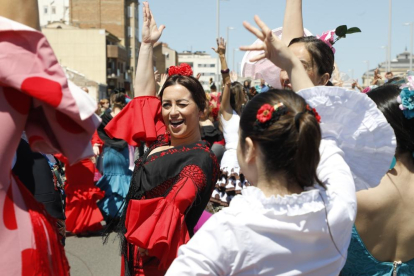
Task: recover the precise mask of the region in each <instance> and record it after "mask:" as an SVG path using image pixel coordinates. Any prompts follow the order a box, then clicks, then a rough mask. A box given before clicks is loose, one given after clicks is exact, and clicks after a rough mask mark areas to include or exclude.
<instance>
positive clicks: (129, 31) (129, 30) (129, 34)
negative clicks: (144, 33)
mask: <svg viewBox="0 0 414 276" xmlns="http://www.w3.org/2000/svg"><path fill="white" fill-rule="evenodd" d="M131 36H132V34H131V27H128V37H131Z"/></svg>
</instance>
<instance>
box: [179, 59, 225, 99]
mask: <svg viewBox="0 0 414 276" xmlns="http://www.w3.org/2000/svg"><path fill="white" fill-rule="evenodd" d="M178 63H179V64H181V63H187V64H189V65H190V66H191V68H193V73H194V76H197V74H199V73H200V74H201V77H200V82H201V84H202V85H203V88H204V90H206V91H210V78H211V79H213V81H214V82H215V84H216V86H217V89H218V88H219V82H218V80H217V58H213V57H211V56H210V55H209V54H207V53H206V52H204V51H203V52H201V51H196V52H191V51H185V52H182V53H179V54H178Z"/></svg>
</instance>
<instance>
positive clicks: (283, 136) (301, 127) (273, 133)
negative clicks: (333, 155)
mask: <svg viewBox="0 0 414 276" xmlns="http://www.w3.org/2000/svg"><path fill="white" fill-rule="evenodd" d="M277 103H283V105H284V106H285V107H286V108H287V113H286V114H284V115H282V116H281V117H280V118H279V119H278V120H277V121H275V122H274V123H273V124H271V125H270V126H269V127H268V128H267V129H265V130H263V131H259V130H257V129H255V128H254V123H255V122H256V114H257V111H258V110H259V109H260V107H261V106H262V105H264V104H270V105H272V106H273V105H275V104H277ZM306 105H307V104H306V101H305V100H304V99H303V98H302V97H301V96H299V95H297V94H296V93H295V92H293V91H288V90H277V89H271V90H270V91H268V92H266V93H261V94H258V95H257V96H255V97H254V98H253V99H252V100H251V101H250V102H249V103H248V104H247V106H246V107H245V109H244V110H243V114H242V115H241V118H240V146H241V147H242V149H244V147H245V139H246V137H250V138H251V139H252V140H253V141H254V142H256V143H257V145H258V146H259V147H260V149H261V151H262V153H263V156H264V160H263V164H264V166H265V172H266V174H267V175H268V176H269V177H270V176H271V175H272V174H274V173H275V172H284V173H285V175H286V177H287V178H288V179H289V180H291V181H294V182H296V183H297V184H299V185H300V186H301V187H302V188H304V187H309V186H313V185H314V184H315V181H316V182H317V183H319V184H320V185H321V186H322V187H324V185H323V184H322V182H321V181H320V180H319V179H318V177H317V175H316V169H317V166H318V163H319V159H320V155H319V145H320V142H321V129H320V127H319V124H318V122H317V120H316V118H315V117H314V116H313V115H312V114H311V113H309V112H306ZM300 112H304V113H303V114H302V115H301V116H300V118H299V119H298V127H296V124H295V116H296V115H297V114H298V113H300Z"/></svg>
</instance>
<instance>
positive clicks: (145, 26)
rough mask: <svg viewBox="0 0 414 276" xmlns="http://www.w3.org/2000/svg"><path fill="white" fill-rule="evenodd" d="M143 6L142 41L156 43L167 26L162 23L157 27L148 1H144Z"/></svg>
mask: <svg viewBox="0 0 414 276" xmlns="http://www.w3.org/2000/svg"><path fill="white" fill-rule="evenodd" d="M142 8H143V17H144V22H143V23H142V43H150V44H154V43H155V42H157V41H158V39H160V37H161V34H162V31H163V30H164V29H165V26H164V25H160V27H157V23H156V22H155V19H154V16H153V15H152V12H151V10H150V8H149V4H148V2H143V7H142Z"/></svg>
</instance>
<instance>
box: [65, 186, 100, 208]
mask: <svg viewBox="0 0 414 276" xmlns="http://www.w3.org/2000/svg"><path fill="white" fill-rule="evenodd" d="M65 193H66V195H67V197H66V204H78V203H81V202H84V201H91V202H93V203H94V204H95V205H96V202H97V201H98V200H100V199H102V198H103V197H104V196H105V191H102V190H101V189H99V188H97V187H96V188H88V189H77V190H74V191H71V190H68V189H65Z"/></svg>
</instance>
